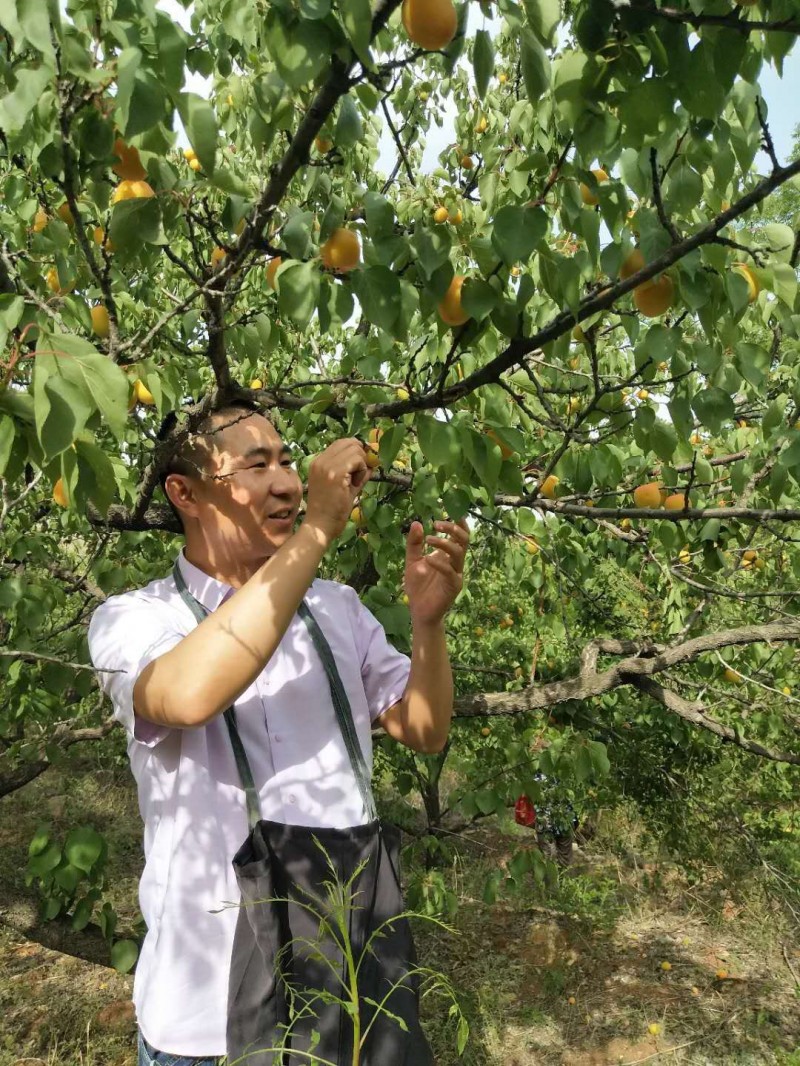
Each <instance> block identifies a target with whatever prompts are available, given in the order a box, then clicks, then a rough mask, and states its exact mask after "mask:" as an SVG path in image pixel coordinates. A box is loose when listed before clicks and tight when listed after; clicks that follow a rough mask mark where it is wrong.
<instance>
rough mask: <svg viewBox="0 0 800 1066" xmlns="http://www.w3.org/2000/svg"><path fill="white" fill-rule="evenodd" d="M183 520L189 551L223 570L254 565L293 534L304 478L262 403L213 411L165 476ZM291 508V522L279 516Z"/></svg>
mask: <svg viewBox="0 0 800 1066" xmlns="http://www.w3.org/2000/svg"><path fill="white" fill-rule="evenodd" d="M161 485H162V488H163V490H164V494H165V496H166V497H167V499H168V500H169V502H170V505H171V506H172V509H173V510H174V511H175V512H176V514H177V515H178V517H179V518H180V520H181V523H182V525H183V529H184V533H185V535H186V549H187V555H189V556H190V557H192V558H196V559H197V560H198V561H201V562H202V561H205V563H206V564H207V565H209V566H210V568H211V569H213V570H214V571H217V572H220V573H231V574H235V573H240V572H241V571H242V569H246V570H253V569H254V568H257V567H258V566H260V565H261V564H262V563H263V562H265V561H266V559H267V558H269V557H270V556H271V555H273V554H274V552H275V551H277V549H278V548H279V547H280V546H281V545H282V544H283V543H284V542H285V540H286V539H287V538H288V537H290V536H291V534H292V532H293V530H294V524H295V519H296V518H297V513H298V510H299V507H300V503H301V502H302V499H303V482H302V481H301V480H300V477H299V475H298V473H297V471H296V469H295V464H294V460H293V459H292V455H291V450H290V449H289V447H288V446H287V445H285V444H284V442H283V440H282V439H281V437H280V435H279V433H278V431H277V430H276V429H275V427H274V426H273V425H272V423H271V422H270V421H269V419H268V418H266V417H265V416H264V415H263V414H262V413H261V412H260V411H259V409H258V408H257V407H256V405H255V404H251V403H248V402H247V401H236V402H234V403H233V404H231V405H229V406H226V407H222V408H220V409H219V410H217V411H214V412H212V413H211V414H210V415H208V417H207V418H206V419H205V420H204V421H203V422H202V423H201V424H200V426H199V427H198V429H197V431H196V432H195V433H194V434H193V435H192V436H191V437H190V438H189V440H188V441H187V442H186V443H185V444H184V445H183V447H182V448H180V449H179V451H178V452H177V453H176V454H175V455H174V456H173V457H172V459H171V460H170V462H169V463H168V464H167V467H166V470H165V471H164V472H163V473H162V476H161ZM279 511H281V512H282V511H288V512H289V521H288V522H279V521H277V520H275V518H274V516H275V514H276V512H279Z"/></svg>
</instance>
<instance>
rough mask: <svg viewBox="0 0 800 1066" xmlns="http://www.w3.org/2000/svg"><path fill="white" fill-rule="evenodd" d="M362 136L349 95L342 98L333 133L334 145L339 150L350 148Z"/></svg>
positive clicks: (358, 115) (359, 122)
mask: <svg viewBox="0 0 800 1066" xmlns="http://www.w3.org/2000/svg"><path fill="white" fill-rule="evenodd" d="M363 136H364V126H363V123H362V122H361V115H360V113H359V110H358V107H357V106H356V102H355V100H354V99H353V97H352V96H350V95H349V94H348V95H346V96H343V97H342V101H341V103H340V105H339V117H338V118H337V120H336V128H335V130H334V132H333V140H334V143H335V144H336V145H337V146H338V147H339V148H352V147H353V145H354V144H358V142H359V141H360V140H362V138H363Z"/></svg>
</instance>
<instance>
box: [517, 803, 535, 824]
mask: <svg viewBox="0 0 800 1066" xmlns="http://www.w3.org/2000/svg"><path fill="white" fill-rule="evenodd" d="M514 821H515V822H516V823H517V825H534V824H535V822H536V808H535V807H534V805H533V803H532V802H531V800H530V799H529V797H528V796H520V798H519V799H518V800H517V802H516V803H515V804H514Z"/></svg>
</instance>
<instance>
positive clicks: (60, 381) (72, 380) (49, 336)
mask: <svg viewBox="0 0 800 1066" xmlns="http://www.w3.org/2000/svg"><path fill="white" fill-rule="evenodd" d="M45 386H47V397H46V399H47V401H48V402H49V405H50V406H52V405H53V403H54V402H55V398H56V397H61V398H62V399H63V398H66V399H65V401H64V404H63V406H66V405H74V408H75V411H74V414H73V415H72V420H73V423H74V424H75V425H77V426H79V427H80V428H82V426H81V417H82V415H83V411H84V409H85V408H86V406H87V405H89V406H90V407H91V408H93V409H96V410H99V411H100V413H101V414H102V416H103V418H104V419H105V421H106V422H107V423H108V426H109V428H110V429H111V431H112V433H113V434H114V436H115V437H116V438H117V439H118V440H119V439H121V437H122V434H123V433H124V431H125V424H126V422H127V418H128V393H129V391H130V386H129V383H128V379H127V378H126V377H125V374H124V373H123V372H122V370H121V369H120V367H118V366H117V365H116V364H115V363H112V362H111V360H110V359H108V358H107V357H106V356H104V355H101V354H100V352H98V351H97V350H96V349H95V348H94V347H93V346H92V345H91V344H90V343H89V342H88V341H86V340H84V339H83V338H82V337H76V336H72V335H69V334H64V333H44V332H43V333H42V334H41V336H40V338H39V343H38V345H37V355H36V361H35V369H34V377H33V391H34V409H35V413H36V418H37V432H38V433H39V435H40V440H41V431H42V424H41V418H40V416H41V412H42V410H43V409H44V406H45V399H43V398H42V397H41V395H39V400H38V408H39V411H38V413H37V412H36V409H37V393H40V391H41V390H42V389H43V388H44V387H45ZM46 415H47V412H46V411H45V417H46ZM78 431H79V430H76V432H78ZM63 436H64V435H63V434H62V435H61V437H60V439H63ZM70 443H72V441H68V442H67V446H68V445H69V444H70ZM58 450H59V451H62V450H63V448H59V449H58ZM51 454H53V453H51ZM55 454H57V452H56V453H55Z"/></svg>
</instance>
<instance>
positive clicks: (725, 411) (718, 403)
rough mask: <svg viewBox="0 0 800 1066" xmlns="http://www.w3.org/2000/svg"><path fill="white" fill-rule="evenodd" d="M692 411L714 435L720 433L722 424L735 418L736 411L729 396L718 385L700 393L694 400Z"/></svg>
mask: <svg viewBox="0 0 800 1066" xmlns="http://www.w3.org/2000/svg"><path fill="white" fill-rule="evenodd" d="M692 409H693V410H694V413H695V414H696V415H697V417H698V419H699V420H700V422H701V423H702V424H703V425H704V426H708V428H709V429H710V430H711V432H712V433H719V432H720V430H721V429H722V423H723V422H725V421H726V420H729V419H731V418H733V415H734V411H735V408H734V406H733V400H732V399H731V397H730V396H729V394H728V393H727V392H724V391H723V390H722V389H720V388H718V387H717V386H716V385H712V386H711V388H708V389H703V390H702V392H698V393H697V394H696V395H695V396H694V397H693V399H692Z"/></svg>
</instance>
